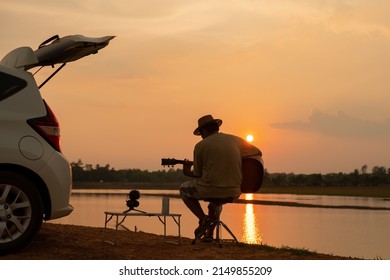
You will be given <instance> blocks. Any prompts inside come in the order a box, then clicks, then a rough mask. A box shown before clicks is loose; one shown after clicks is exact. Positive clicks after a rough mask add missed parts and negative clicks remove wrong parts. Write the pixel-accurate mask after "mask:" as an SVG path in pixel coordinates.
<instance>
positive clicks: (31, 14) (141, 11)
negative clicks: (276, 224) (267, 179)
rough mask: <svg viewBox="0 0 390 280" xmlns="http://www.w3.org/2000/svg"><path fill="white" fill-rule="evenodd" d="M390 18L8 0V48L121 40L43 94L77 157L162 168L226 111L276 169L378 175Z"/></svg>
mask: <svg viewBox="0 0 390 280" xmlns="http://www.w3.org/2000/svg"><path fill="white" fill-rule="evenodd" d="M389 14H390V2H389V1H388V0H355V1H349V0H348V1H347V0H337V1H336V0H327V1H322V0H273V1H268V0H239V1H238V0H237V1H226V0H208V1H193V0H192V1H189V0H174V1H169V0H159V1H154V0H147V1H138V0H137V1H132V0H115V1H100V0H99V1H98V0H96V1H92V0H77V1H76V0H67V1H53V0H33V1H31V0H16V1H2V3H1V5H0V26H1V27H0V35H1V38H2V42H1V44H0V56H1V57H3V56H4V55H6V54H7V53H8V52H9V51H11V50H12V49H14V48H17V47H20V46H30V47H32V48H33V49H36V48H37V47H38V45H39V44H40V43H41V42H43V41H44V40H46V39H47V38H49V37H51V36H52V35H55V34H58V35H60V36H66V35H72V34H82V35H85V36H90V37H102V36H106V35H115V36H117V37H116V38H115V39H114V40H112V41H111V42H110V44H109V46H107V47H106V48H105V49H103V50H101V51H100V52H99V54H97V55H94V56H88V57H86V58H84V59H82V60H79V61H76V62H73V63H69V64H68V65H67V66H66V67H65V68H64V69H63V70H62V71H61V72H60V73H59V74H58V75H57V76H55V77H54V78H53V79H52V80H51V82H50V83H49V84H47V85H45V86H44V87H43V88H42V90H41V92H42V95H43V97H44V98H45V99H46V101H47V102H48V103H49V104H50V106H51V108H52V109H53V111H54V112H55V113H56V115H57V118H58V119H59V121H60V124H61V129H62V131H61V132H62V149H63V152H64V154H65V155H66V157H67V158H68V159H69V160H70V161H77V160H78V159H82V161H83V162H84V163H92V164H100V165H105V164H107V163H108V164H110V165H111V166H112V167H114V168H115V169H121V168H140V169H148V170H159V169H162V167H161V166H160V159H161V158H162V157H176V158H188V159H192V151H193V146H194V144H195V143H196V142H197V141H199V140H200V138H199V137H196V136H194V135H192V132H193V130H194V129H195V127H196V123H197V120H198V118H199V117H200V116H202V115H205V114H212V115H213V116H214V117H215V118H221V119H222V120H223V122H224V123H223V124H222V127H221V131H222V132H226V133H232V134H236V135H239V136H241V137H243V138H245V137H246V135H248V134H252V135H253V136H254V141H253V143H254V144H255V145H256V146H258V147H259V148H260V149H261V150H262V151H263V154H264V161H265V167H266V168H267V169H268V171H269V172H271V173H273V172H295V173H314V172H321V173H329V172H339V171H341V172H353V171H354V169H360V168H361V167H362V166H363V165H365V164H367V165H368V169H369V171H370V170H371V168H372V167H373V166H386V167H387V168H390V149H389V142H390V141H389V140H390V110H389V104H390V78H389V75H390V74H389V73H390V17H389ZM51 71H52V70H51V69H49V68H48V69H46V70H45V71H41V72H40V74H39V75H36V77H37V80H38V83H39V82H40V81H43V79H44V77H45V75H47V74H48V73H51Z"/></svg>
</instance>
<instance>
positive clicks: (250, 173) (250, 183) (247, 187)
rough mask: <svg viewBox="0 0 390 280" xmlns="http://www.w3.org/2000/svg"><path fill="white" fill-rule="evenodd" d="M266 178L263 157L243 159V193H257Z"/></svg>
mask: <svg viewBox="0 0 390 280" xmlns="http://www.w3.org/2000/svg"><path fill="white" fill-rule="evenodd" d="M263 178H264V166H263V160H262V158H261V157H258V158H244V159H242V183H241V192H242V193H255V192H257V191H258V190H259V189H260V187H261V185H262V183H263Z"/></svg>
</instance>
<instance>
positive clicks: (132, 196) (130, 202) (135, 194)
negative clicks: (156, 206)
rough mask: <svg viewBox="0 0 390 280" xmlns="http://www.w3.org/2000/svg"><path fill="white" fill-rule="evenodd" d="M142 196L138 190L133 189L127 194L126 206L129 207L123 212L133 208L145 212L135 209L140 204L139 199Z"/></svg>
mask: <svg viewBox="0 0 390 280" xmlns="http://www.w3.org/2000/svg"><path fill="white" fill-rule="evenodd" d="M140 197H141V194H140V192H139V191H137V190H132V191H130V192H129V193H128V194H127V199H126V206H127V207H128V208H129V209H128V210H126V211H123V213H127V212H129V211H131V210H134V211H138V212H142V213H145V212H144V211H141V210H137V209H134V208H136V207H138V206H139V201H138V199H139V198H140Z"/></svg>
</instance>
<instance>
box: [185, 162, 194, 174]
mask: <svg viewBox="0 0 390 280" xmlns="http://www.w3.org/2000/svg"><path fill="white" fill-rule="evenodd" d="M192 165H193V162H192V161H189V160H187V159H185V160H184V161H183V174H184V175H186V176H188V177H195V176H194V172H193V171H192V170H191V168H192Z"/></svg>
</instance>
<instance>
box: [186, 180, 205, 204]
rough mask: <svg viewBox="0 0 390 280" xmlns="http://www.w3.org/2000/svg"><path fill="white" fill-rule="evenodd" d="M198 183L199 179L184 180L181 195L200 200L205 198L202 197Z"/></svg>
mask: <svg viewBox="0 0 390 280" xmlns="http://www.w3.org/2000/svg"><path fill="white" fill-rule="evenodd" d="M197 184H198V181H197V180H191V181H187V182H184V183H183V184H181V186H180V196H181V197H190V198H195V199H199V200H200V199H204V197H202V196H201V195H200V194H199V192H198V190H197Z"/></svg>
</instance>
